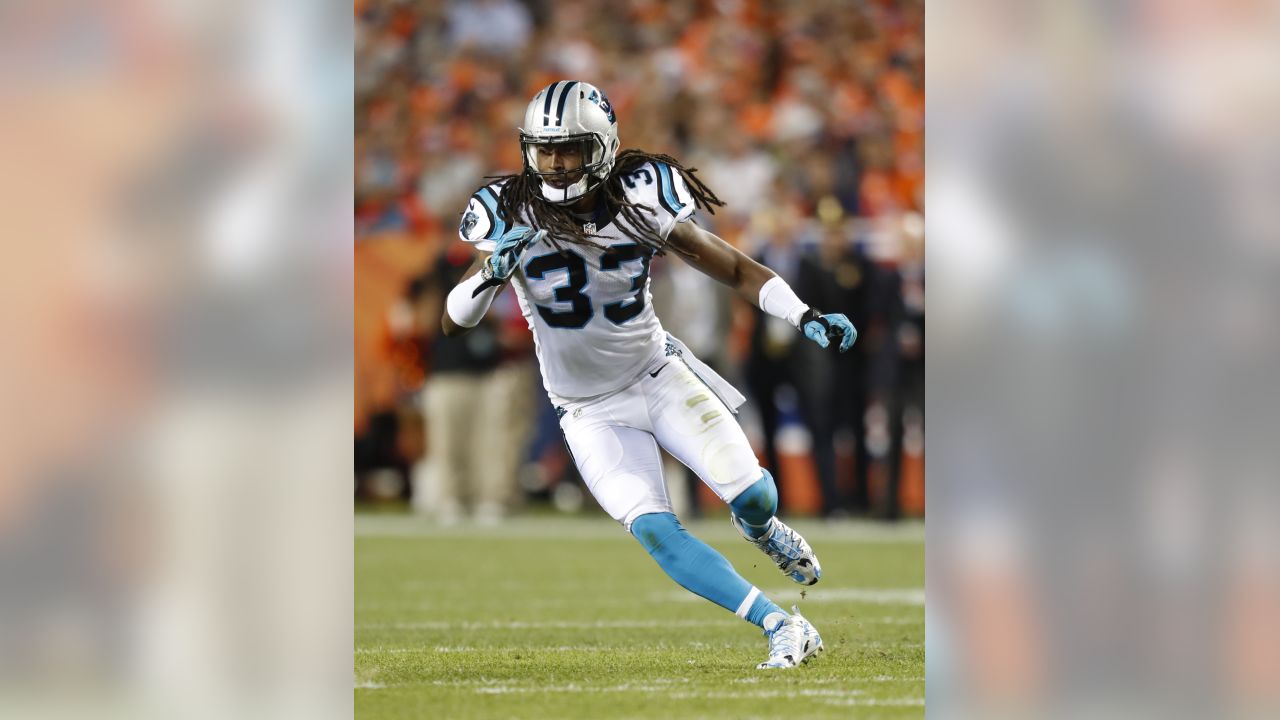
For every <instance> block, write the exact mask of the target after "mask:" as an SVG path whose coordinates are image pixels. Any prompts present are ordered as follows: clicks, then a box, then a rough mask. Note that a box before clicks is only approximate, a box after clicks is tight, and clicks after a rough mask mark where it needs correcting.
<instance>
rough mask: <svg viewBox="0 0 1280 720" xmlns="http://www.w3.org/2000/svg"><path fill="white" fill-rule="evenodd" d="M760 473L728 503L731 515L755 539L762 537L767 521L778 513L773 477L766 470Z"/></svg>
mask: <svg viewBox="0 0 1280 720" xmlns="http://www.w3.org/2000/svg"><path fill="white" fill-rule="evenodd" d="M760 472H761V473H762V474H761V476H760V479H759V480H757V481H756V482H755V484H754V485H752V486H751V487H749V488H747V489H746V490H743V491H742V492H741V493H740V494H739V495H738V497H736V498H734V499H733V502H731V503H729V507H731V508H732V509H733V514H734V515H736V516H738V519H739V520H741V521H742V523H743V524H744V525H745V526H746V530H747V532H748V533H750V534H751V537H756V538H758V537H760V536H761V535H764V532H765V529H766V528H767V527H768V526H769V519H770V518H772V517H773V516H774V514H776V513H777V512H778V487H777V486H776V485H774V484H773V476H772V475H770V474H769V471H768V470H761V471H760Z"/></svg>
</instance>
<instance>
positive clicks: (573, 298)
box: [458, 162, 695, 401]
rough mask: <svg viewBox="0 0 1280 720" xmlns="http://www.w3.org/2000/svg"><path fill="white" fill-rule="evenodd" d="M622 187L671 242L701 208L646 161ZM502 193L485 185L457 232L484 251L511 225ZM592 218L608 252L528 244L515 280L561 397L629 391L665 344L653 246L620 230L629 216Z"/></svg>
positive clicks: (548, 377) (549, 378) (671, 175)
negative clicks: (652, 274)
mask: <svg viewBox="0 0 1280 720" xmlns="http://www.w3.org/2000/svg"><path fill="white" fill-rule="evenodd" d="M623 186H624V187H625V189H626V193H627V199H628V201H630V202H633V203H635V204H637V205H641V206H643V207H647V208H651V209H652V210H653V211H654V212H655V213H656V215H654V216H653V218H654V220H656V222H657V225H658V228H659V232H660V234H661V235H662V237H664V238H665V237H666V236H667V234H668V233H670V232H671V229H672V228H673V227H675V225H676V223H677V222H683V221H685V220H687V219H689V217H690V216H691V215H692V214H693V211H694V209H695V205H694V201H693V197H692V195H691V194H690V193H689V189H688V187H687V186H686V185H685V183H684V180H683V179H682V178H681V177H680V173H679V172H677V171H675V170H673V169H672V168H671V167H670V166H668V165H665V164H662V163H656V162H651V163H645V164H644V165H641V166H640V167H639V168H637V169H636V170H634V171H632V172H631V173H629V174H628V175H626V176H625V177H624V178H623ZM501 192H502V186H501V184H498V183H495V184H491V185H486V186H484V187H482V188H480V190H478V191H477V192H476V193H475V194H474V195H472V196H471V201H470V202H469V203H468V204H467V210H466V212H465V213H464V214H463V217H462V224H461V225H460V226H459V228H458V234H459V236H460V237H461V238H462V239H463V240H465V241H466V242H468V243H471V244H473V245H475V246H476V248H478V249H479V250H481V251H484V252H491V251H492V250H493V249H494V247H495V242H494V241H495V240H496V239H497V238H499V237H501V236H502V235H503V234H504V233H506V232H507V231H508V230H509V229H510V228H511V223H509V222H507V221H506V220H504V219H503V218H501V217H499V215H498V195H499V193H501ZM593 220H594V223H592V224H595V225H596V228H595V229H594V231H592V230H591V229H590V228H588V232H594V234H596V235H599V236H600V237H598V238H595V242H597V243H599V244H601V245H604V246H607V250H600V249H597V248H593V247H588V246H583V245H575V244H571V243H569V242H567V241H561V242H560V245H561V246H562V247H564V248H566V252H564V253H563V254H562V253H560V252H557V251H556V249H555V247H554V246H553V245H551V243H550V242H549V241H550V240H551V238H550V237H547V238H544V239H542V240H541V241H539V242H538V243H537V244H534V245H530V246H529V247H527V248H525V251H524V253H523V254H522V255H521V256H520V268H519V270H518V271H517V272H516V274H515V275H514V276H513V278H512V282H513V285H514V286H515V291H516V296H517V297H518V298H519V300H520V308H521V310H522V311H523V313H524V316H525V319H526V320H527V321H528V323H529V329H530V330H532V331H533V338H534V346H535V348H536V349H537V354H538V364H539V366H540V367H541V369H542V381H543V384H544V385H545V386H546V388H547V392H548V393H549V394H550V395H551V397H552V400H553V401H556V400H558V399H566V400H568V399H580V398H589V397H595V396H598V395H604V394H607V393H611V392H614V391H617V390H620V389H622V388H624V387H626V386H627V385H629V384H630V383H632V382H633V381H634V380H635V379H636V378H637V377H639V376H640V374H641V373H642V372H643V371H644V370H645V368H646V367H648V366H649V365H650V364H651V363H652V362H654V361H655V360H656V359H657V358H658V357H661V356H662V355H663V354H664V352H665V348H666V332H665V331H664V330H663V329H662V323H660V322H659V321H658V316H657V315H655V314H654V312H653V302H652V297H651V296H650V293H649V261H650V259H651V258H652V252H651V251H650V250H649V249H648V248H645V247H643V246H641V245H639V244H637V243H636V242H635V241H634V240H631V239H629V238H628V237H627V236H626V235H624V234H623V233H622V232H621V230H619V228H618V224H619V223H624V222H626V221H625V220H624V219H623V218H622V216H621V214H619V215H617V216H614V217H609V216H607V215H605V214H604V213H603V212H602V213H601V214H600V215H598V216H597V217H595V218H593ZM526 224H528V223H527V222H526ZM586 224H587V223H586V222H584V225H586Z"/></svg>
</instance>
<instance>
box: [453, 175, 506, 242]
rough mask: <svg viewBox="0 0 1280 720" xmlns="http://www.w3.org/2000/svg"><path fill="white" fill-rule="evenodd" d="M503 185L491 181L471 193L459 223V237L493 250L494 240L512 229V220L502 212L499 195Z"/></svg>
mask: <svg viewBox="0 0 1280 720" xmlns="http://www.w3.org/2000/svg"><path fill="white" fill-rule="evenodd" d="M501 193H502V185H501V184H499V183H491V184H488V185H485V186H483V187H481V188H480V189H479V190H477V191H475V192H474V193H472V194H471V198H470V200H468V201H467V207H466V209H465V210H464V211H463V213H462V222H461V223H460V224H459V225H458V237H459V238H461V239H462V241H463V242H468V243H472V244H474V245H476V246H477V247H478V248H479V249H481V250H491V249H492V248H493V244H494V241H495V240H497V239H498V238H500V237H502V236H503V235H505V234H506V233H507V231H508V230H510V229H511V222H510V221H509V220H508V219H507V217H506V216H505V215H504V214H503V213H502V211H501V209H500V207H499V203H498V196H499V195H500V194H501Z"/></svg>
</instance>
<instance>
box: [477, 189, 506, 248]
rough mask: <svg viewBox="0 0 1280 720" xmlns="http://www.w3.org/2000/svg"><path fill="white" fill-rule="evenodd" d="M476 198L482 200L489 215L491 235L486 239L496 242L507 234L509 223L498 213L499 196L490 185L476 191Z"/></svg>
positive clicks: (481, 202)
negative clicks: (495, 240)
mask: <svg viewBox="0 0 1280 720" xmlns="http://www.w3.org/2000/svg"><path fill="white" fill-rule="evenodd" d="M475 197H477V198H479V199H480V204H481V205H483V206H484V209H485V212H487V213H489V234H488V236H487V238H486V239H488V240H494V239H497V238H499V237H502V236H503V235H506V234H507V222H506V221H505V220H503V219H502V214H501V213H499V212H498V196H497V194H495V193H494V192H493V188H491V187H489V186H488V185H486V186H484V187H482V188H480V189H479V190H477V191H476V194H475Z"/></svg>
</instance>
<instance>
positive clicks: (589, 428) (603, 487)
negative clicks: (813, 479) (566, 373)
mask: <svg viewBox="0 0 1280 720" xmlns="http://www.w3.org/2000/svg"><path fill="white" fill-rule="evenodd" d="M560 406H561V407H562V408H564V410H565V413H564V415H563V416H562V417H561V418H560V428H561V429H562V430H564V435H565V440H566V441H567V443H568V445H569V450H570V452H571V453H572V454H573V460H574V463H575V464H576V465H577V466H578V472H579V473H581V474H582V479H583V480H584V481H586V484H587V488H588V489H590V490H591V494H592V495H593V496H595V499H596V502H598V503H600V507H602V508H604V510H605V512H607V513H609V515H610V516H612V517H613V519H614V520H617V521H618V522H620V523H622V525H623V527H625V528H627V530H628V531H630V530H631V522H632V521H633V520H635V519H636V518H638V517H640V516H641V515H644V514H646V513H654V512H671V511H672V510H671V499H670V498H669V497H668V495H667V488H666V484H665V483H664V482H663V478H662V455H661V453H660V452H659V451H658V445H659V444H661V445H662V447H663V448H664V449H666V451H667V452H669V453H671V454H672V455H673V456H674V457H675V458H676V459H677V460H679V461H680V462H682V463H684V464H685V465H687V466H689V469H691V470H693V472H694V473H696V474H697V476H698V477H699V478H701V479H702V481H703V482H704V483H706V484H707V486H708V487H710V488H711V489H712V490H713V491H715V493H716V495H718V496H720V499H721V500H724V501H725V502H726V503H728V502H731V501H732V500H733V499H734V498H736V497H737V496H738V495H739V494H741V493H742V491H743V490H746V489H747V488H748V487H750V486H751V485H752V484H754V483H755V482H756V481H757V480H759V479H760V473H761V470H760V463H759V461H758V460H757V459H756V455H755V452H754V451H752V449H751V444H750V443H749V442H747V436H746V434H745V433H743V432H742V428H741V427H739V426H738V422H737V419H736V418H734V416H733V413H731V412H730V411H729V409H728V408H727V407H725V405H724V403H723V402H721V401H720V399H719V398H718V397H716V395H715V393H713V392H712V391H711V390H710V389H709V388H708V387H707V386H706V385H705V384H704V383H703V382H702V381H701V380H699V379H698V376H697V375H694V373H693V371H692V370H690V369H689V366H688V365H686V364H685V362H684V360H682V359H680V358H679V357H666V358H663V359H662V360H660V361H658V362H657V363H654V365H652V366H651V367H649V368H648V370H647V371H646V372H645V374H644V375H642V376H641V377H640V379H639V380H638V381H636V383H635V384H633V385H631V386H630V387H628V388H625V389H623V390H621V391H619V392H616V393H614V394H612V395H609V396H606V397H603V398H595V399H591V400H585V401H577V402H575V401H568V402H562V403H561V404H560Z"/></svg>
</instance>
